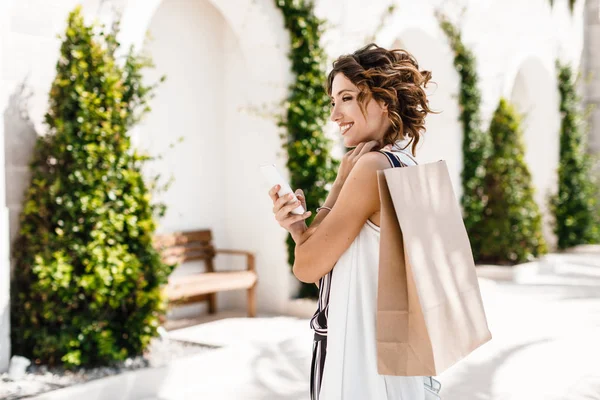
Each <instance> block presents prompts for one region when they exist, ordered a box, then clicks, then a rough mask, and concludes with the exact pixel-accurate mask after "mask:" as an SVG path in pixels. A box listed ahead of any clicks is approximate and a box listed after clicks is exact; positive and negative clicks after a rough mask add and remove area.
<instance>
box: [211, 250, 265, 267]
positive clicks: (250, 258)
mask: <svg viewBox="0 0 600 400" xmlns="http://www.w3.org/2000/svg"><path fill="white" fill-rule="evenodd" d="M215 254H229V255H234V256H246V270H248V271H256V269H255V264H254V259H255V257H254V253H252V252H250V251H244V250H226V249H215Z"/></svg>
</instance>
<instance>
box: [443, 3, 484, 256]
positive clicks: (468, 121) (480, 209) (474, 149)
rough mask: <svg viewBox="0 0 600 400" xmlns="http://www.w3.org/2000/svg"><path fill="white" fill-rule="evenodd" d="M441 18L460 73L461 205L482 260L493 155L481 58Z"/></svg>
mask: <svg viewBox="0 0 600 400" xmlns="http://www.w3.org/2000/svg"><path fill="white" fill-rule="evenodd" d="M437 18H438V21H439V23H440V27H441V28H442V30H443V31H444V33H445V34H446V36H447V37H448V40H449V43H450V47H451V48H452V50H453V52H454V67H455V68H456V71H457V72H458V75H459V76H460V92H459V97H458V102H459V105H460V121H461V123H462V127H463V142H462V150H463V170H462V173H461V178H462V188H463V195H462V198H461V205H462V210H463V219H464V222H465V227H466V229H467V232H468V233H469V240H470V241H471V248H472V249H473V256H474V258H475V261H479V259H480V257H481V248H482V246H483V240H484V235H485V232H484V230H485V227H484V224H485V221H484V210H485V208H486V206H487V198H488V196H487V194H486V193H485V185H484V179H485V175H486V169H485V161H486V159H487V158H488V157H489V155H490V150H491V142H490V138H489V134H488V133H487V132H485V131H484V129H483V128H482V122H481V115H480V108H481V91H480V90H479V86H478V85H479V83H478V82H479V78H478V75H477V61H476V59H475V55H474V54H473V52H472V51H471V50H470V49H469V48H468V47H467V46H466V45H465V44H464V43H463V41H462V35H461V33H460V31H459V30H458V29H457V28H456V27H455V26H454V25H453V24H452V23H451V22H450V21H449V20H448V19H447V18H446V17H445V16H444V15H443V14H441V13H438V14H437Z"/></svg>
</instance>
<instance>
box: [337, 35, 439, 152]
mask: <svg viewBox="0 0 600 400" xmlns="http://www.w3.org/2000/svg"><path fill="white" fill-rule="evenodd" d="M430 79H431V72H429V71H420V70H419V64H418V63H417V60H416V59H415V58H414V57H413V56H412V55H411V54H410V53H408V52H407V51H405V50H400V49H396V50H386V49H383V48H380V47H378V46H377V45H374V44H370V45H368V46H366V47H364V48H363V49H360V50H358V51H357V52H355V53H354V54H351V55H345V56H342V57H340V58H338V59H337V60H336V61H335V62H334V63H333V70H332V71H331V72H330V73H329V77H328V79H327V92H328V94H329V96H331V98H332V103H331V105H332V111H331V120H332V121H334V122H336V123H338V125H339V126H340V129H341V133H342V136H344V144H345V145H346V147H355V146H356V145H357V144H358V143H360V142H363V141H365V140H364V139H376V140H379V141H380V143H381V144H382V145H387V144H393V143H395V142H396V141H398V140H403V139H410V143H412V151H413V153H416V146H417V144H418V142H419V139H420V135H421V133H422V132H423V131H424V130H425V116H426V115H427V114H428V113H432V110H431V109H430V108H429V104H428V100H427V95H426V93H425V87H426V86H427V83H428V82H429V80H430ZM367 123H368V124H367ZM353 125H356V128H357V129H354V133H353V134H352V135H347V132H348V131H349V130H350V128H352V127H353ZM357 131H360V133H361V134H360V135H358V136H357V134H356V132H357ZM380 133H383V135H382V137H380V136H381V135H380Z"/></svg>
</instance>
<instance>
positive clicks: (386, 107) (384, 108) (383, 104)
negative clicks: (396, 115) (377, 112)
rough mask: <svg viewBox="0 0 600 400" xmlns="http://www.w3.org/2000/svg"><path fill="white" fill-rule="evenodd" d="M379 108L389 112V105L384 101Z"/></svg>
mask: <svg viewBox="0 0 600 400" xmlns="http://www.w3.org/2000/svg"><path fill="white" fill-rule="evenodd" d="M379 106H380V107H381V111H383V112H385V113H386V112H388V105H387V103H386V102H384V101H382V102H380V103H379Z"/></svg>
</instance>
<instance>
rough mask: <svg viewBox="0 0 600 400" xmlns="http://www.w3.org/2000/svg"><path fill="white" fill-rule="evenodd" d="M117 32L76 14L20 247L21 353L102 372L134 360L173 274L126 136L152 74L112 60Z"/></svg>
mask: <svg viewBox="0 0 600 400" xmlns="http://www.w3.org/2000/svg"><path fill="white" fill-rule="evenodd" d="M114 28H115V29H113V30H112V31H110V32H103V31H96V28H95V27H94V26H90V25H86V24H85V23H84V20H83V17H82V15H81V10H80V9H79V8H77V9H75V10H74V11H73V12H71V13H70V15H69V17H68V26H67V30H66V33H65V34H64V36H63V43H62V47H61V51H60V58H59V60H58V63H57V66H56V78H55V80H54V83H53V85H52V88H51V91H50V101H49V111H48V113H47V115H46V122H47V125H48V127H49V132H48V134H47V135H46V136H44V137H41V138H39V139H38V141H37V144H36V148H35V152H34V158H33V161H32V163H31V172H32V178H31V185H30V187H29V189H28V190H27V192H26V195H25V202H24V209H23V212H22V214H21V230H20V236H19V238H18V240H17V242H16V244H15V251H14V257H15V259H16V266H15V271H14V279H13V282H12V284H13V285H12V290H11V294H12V300H11V308H12V309H11V323H12V326H11V328H12V334H11V337H12V346H13V352H14V353H15V354H20V355H23V356H26V357H30V358H33V359H34V360H35V362H36V363H48V364H61V363H63V364H65V365H66V366H76V365H97V364H105V363H110V362H111V361H116V360H123V359H125V358H126V357H128V356H134V355H139V354H141V353H142V351H143V350H144V348H145V347H146V346H147V345H148V344H149V342H150V339H151V338H152V337H153V336H155V335H156V329H157V327H158V326H159V317H160V315H161V313H162V312H163V310H164V303H163V300H162V296H161V288H160V287H161V285H162V284H164V283H165V282H166V280H167V277H168V274H169V273H170V270H171V269H170V267H167V266H166V265H164V264H163V263H162V262H161V260H160V257H159V254H158V253H157V252H156V251H155V250H154V248H153V246H152V235H153V232H154V229H155V222H154V216H155V211H156V208H155V206H153V205H152V204H151V196H150V193H149V188H148V187H147V186H146V184H145V183H144V180H143V178H142V173H141V170H140V169H141V166H142V164H143V162H144V161H145V160H147V157H145V156H142V155H140V154H138V153H137V152H135V151H133V150H132V147H131V141H130V137H129V136H128V130H129V129H130V128H131V127H132V125H134V124H135V123H136V122H137V121H138V120H139V118H140V117H141V116H142V115H143V114H144V113H145V112H147V111H148V110H149V108H148V106H147V102H148V100H149V98H150V97H151V95H152V92H153V88H154V86H147V85H144V84H143V83H142V78H141V71H142V69H143V68H145V67H147V66H149V63H148V61H147V60H144V59H142V58H140V57H138V56H136V55H134V54H133V53H132V52H131V51H130V52H129V54H128V55H127V56H126V57H125V59H124V60H121V61H123V63H119V62H118V60H117V59H116V58H115V57H116V55H115V53H116V51H117V50H118V49H119V43H118V42H117V40H116V33H117V31H118V24H116V25H115V27H114Z"/></svg>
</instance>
